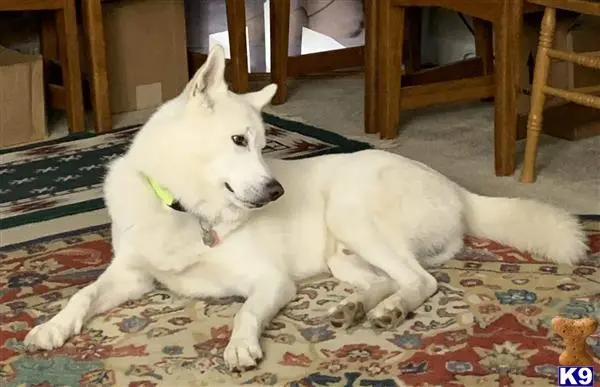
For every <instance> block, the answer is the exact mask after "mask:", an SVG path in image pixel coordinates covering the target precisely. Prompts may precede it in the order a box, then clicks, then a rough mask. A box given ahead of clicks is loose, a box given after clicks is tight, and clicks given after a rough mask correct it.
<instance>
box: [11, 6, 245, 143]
mask: <svg viewBox="0 0 600 387" xmlns="http://www.w3.org/2000/svg"><path fill="white" fill-rule="evenodd" d="M17 1H18V0H17ZM107 1H118V0H82V10H83V26H84V28H85V30H86V36H87V44H88V46H89V55H90V58H89V59H90V84H91V94H92V98H91V99H92V110H93V120H94V128H95V130H96V131H97V132H106V131H109V130H111V129H112V117H111V112H110V101H109V94H108V77H107V67H106V42H105V40H104V22H103V17H102V3H103V2H107ZM226 6H227V26H228V30H229V45H230V48H231V57H232V59H231V60H230V61H228V62H229V64H228V76H229V78H230V79H231V80H232V89H233V90H234V91H236V92H238V93H243V92H246V91H247V90H248V59H247V57H246V29H245V27H246V16H245V14H246V12H245V5H244V1H239V0H226ZM188 54H189V55H190V56H191V58H190V63H191V64H192V65H191V66H190V67H192V70H193V71H195V70H196V69H197V68H198V67H200V65H201V64H202V63H203V62H204V60H206V55H205V54H194V53H188Z"/></svg>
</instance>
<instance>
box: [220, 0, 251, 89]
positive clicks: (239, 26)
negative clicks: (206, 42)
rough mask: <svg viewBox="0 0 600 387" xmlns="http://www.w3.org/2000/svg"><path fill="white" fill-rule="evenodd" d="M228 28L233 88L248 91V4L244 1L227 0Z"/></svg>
mask: <svg viewBox="0 0 600 387" xmlns="http://www.w3.org/2000/svg"><path fill="white" fill-rule="evenodd" d="M225 8H226V9H227V30H228V33H229V50H230V53H231V66H232V72H231V73H232V82H231V83H232V89H233V91H235V92H236V93H246V92H247V91H248V55H247V53H248V49H247V46H246V5H245V4H244V2H243V1H239V0H227V1H226V6H225Z"/></svg>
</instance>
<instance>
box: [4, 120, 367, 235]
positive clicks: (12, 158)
mask: <svg viewBox="0 0 600 387" xmlns="http://www.w3.org/2000/svg"><path fill="white" fill-rule="evenodd" d="M263 118H264V121H265V124H266V125H267V133H268V139H269V142H268V145H267V150H266V152H267V153H271V154H273V155H274V156H275V157H280V158H285V159H300V158H305V157H313V156H319V155H324V154H333V153H351V152H356V151H359V150H364V149H368V148H370V147H371V146H370V145H369V144H366V143H363V142H360V141H355V140H350V139H347V138H345V137H343V136H341V135H338V134H336V133H332V132H329V131H326V130H323V129H320V128H317V127H314V126H310V125H307V124H303V123H299V122H295V121H291V120H287V119H284V118H280V117H276V116H273V115H270V114H263ZM139 127H140V126H137V125H136V126H129V127H125V128H122V129H120V130H118V131H113V132H110V133H103V134H94V133H78V134H72V135H70V136H67V137H65V138H61V139H56V140H50V141H45V142H41V143H36V144H29V145H25V146H21V147H15V148H10V149H3V150H1V151H0V156H1V158H2V162H1V163H0V176H2V177H3V179H2V181H1V182H0V218H2V223H1V224H0V230H3V229H8V228H13V227H18V226H22V225H24V224H28V223H35V222H41V221H46V220H51V219H56V218H60V217H64V216H69V215H74V214H80V213H84V212H89V211H95V210H99V209H102V208H104V201H103V199H102V193H101V180H102V175H103V171H104V169H103V168H104V165H105V164H106V162H108V161H109V160H110V159H112V158H113V157H115V156H117V155H118V154H120V153H122V152H124V151H125V149H126V146H127V144H128V143H129V141H130V140H131V138H132V136H133V135H134V133H135V132H136V131H137V128H139ZM94 139H97V140H99V139H102V141H94ZM84 143H85V144H84ZM78 147H79V148H78ZM53 152H54V153H53ZM77 167H79V170H78V169H77Z"/></svg>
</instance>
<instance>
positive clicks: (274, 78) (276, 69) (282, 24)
mask: <svg viewBox="0 0 600 387" xmlns="http://www.w3.org/2000/svg"><path fill="white" fill-rule="evenodd" d="M234 1H235V0H234ZM269 12H270V17H271V82H273V83H276V84H277V92H276V93H275V96H274V97H273V101H272V103H273V104H274V105H278V104H282V103H284V102H285V100H286V99H287V94H288V87H287V72H288V47H289V40H290V0H271V2H270V10H269Z"/></svg>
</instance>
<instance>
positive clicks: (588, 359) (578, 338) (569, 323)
mask: <svg viewBox="0 0 600 387" xmlns="http://www.w3.org/2000/svg"><path fill="white" fill-rule="evenodd" d="M597 328H598V321H597V320H596V319H594V318H590V317H586V318H582V319H569V318H565V317H560V316H557V317H554V318H553V319H552V330H553V331H554V332H555V333H556V334H558V335H559V336H560V337H562V338H563V343H564V344H565V351H564V352H563V353H561V354H560V356H559V358H558V363H559V364H560V365H561V366H591V365H594V358H593V357H592V355H591V354H590V352H589V351H588V349H587V345H586V342H585V341H586V339H587V337H588V336H589V335H591V334H592V333H594V332H595V331H596V329H597Z"/></svg>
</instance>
